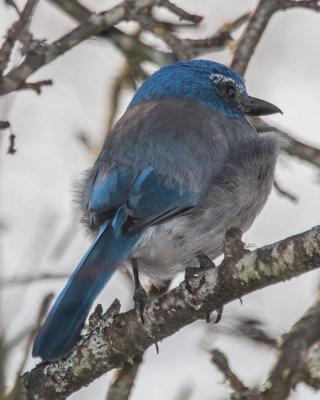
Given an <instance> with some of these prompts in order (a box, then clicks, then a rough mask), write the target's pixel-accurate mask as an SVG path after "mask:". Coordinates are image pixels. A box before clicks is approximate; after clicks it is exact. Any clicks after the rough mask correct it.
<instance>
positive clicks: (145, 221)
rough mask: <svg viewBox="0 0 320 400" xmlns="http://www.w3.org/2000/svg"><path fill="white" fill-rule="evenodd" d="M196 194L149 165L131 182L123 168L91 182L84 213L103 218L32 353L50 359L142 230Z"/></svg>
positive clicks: (62, 351) (64, 346)
mask: <svg viewBox="0 0 320 400" xmlns="http://www.w3.org/2000/svg"><path fill="white" fill-rule="evenodd" d="M199 201H200V196H199V195H195V194H194V193H192V192H190V191H189V190H188V189H187V188H181V187H180V186H179V185H178V184H174V183H171V184H170V186H168V185H167V182H166V181H165V180H164V178H162V177H160V176H159V175H158V174H157V173H156V171H155V170H154V169H153V168H152V167H148V168H146V169H145V170H143V171H142V172H141V173H140V174H139V175H138V177H137V178H136V179H135V180H134V181H133V179H132V174H130V172H128V171H113V172H112V173H111V174H109V175H108V176H107V177H106V178H105V179H104V180H102V181H101V182H100V181H98V182H96V183H95V185H94V187H93V191H92V197H91V201H90V211H91V212H92V213H93V214H94V215H95V217H96V221H101V220H103V219H104V223H103V225H102V226H101V228H100V231H99V234H98V235H97V237H96V239H95V241H94V242H93V243H92V245H91V247H90V248H89V250H88V251H87V253H86V254H85V255H84V257H83V258H82V260H81V261H80V263H79V265H78V267H77V268H76V270H75V271H74V273H73V274H72V276H71V277H70V279H69V281H68V283H67V284H66V286H65V288H64V289H63V291H62V292H61V294H60V295H59V297H58V299H57V300H56V302H55V304H54V305H53V307H52V309H51V311H50V313H49V314H48V317H47V319H46V321H45V323H44V325H43V326H42V328H41V331H40V332H39V334H38V336H37V338H36V341H35V344H34V348H33V355H34V356H40V357H41V358H42V359H44V360H54V359H57V358H59V357H61V356H63V355H66V354H67V353H68V351H69V350H70V349H71V348H72V346H73V345H74V343H75V341H76V340H77V337H78V334H79V332H80V330H81V328H82V326H83V324H84V322H85V319H86V317H87V315H88V313H89V311H90V308H91V306H92V303H93V302H94V300H95V299H96V297H97V296H98V294H99V293H100V292H101V290H102V289H103V287H104V286H105V285H106V283H107V282H108V281H109V279H110V278H111V276H112V275H113V273H114V272H115V271H116V269H117V268H118V267H119V266H120V265H121V264H122V263H123V262H124V261H125V260H126V259H127V258H128V256H129V255H130V253H131V251H132V249H133V247H134V245H135V244H136V243H137V241H138V239H139V237H140V235H141V234H142V233H143V231H144V229H146V228H147V227H148V226H151V225H153V224H156V223H161V222H164V221H166V220H168V219H170V218H174V217H176V216H177V215H180V214H181V213H184V212H186V211H187V210H189V209H190V208H192V207H193V206H194V205H196V204H198V202H199Z"/></svg>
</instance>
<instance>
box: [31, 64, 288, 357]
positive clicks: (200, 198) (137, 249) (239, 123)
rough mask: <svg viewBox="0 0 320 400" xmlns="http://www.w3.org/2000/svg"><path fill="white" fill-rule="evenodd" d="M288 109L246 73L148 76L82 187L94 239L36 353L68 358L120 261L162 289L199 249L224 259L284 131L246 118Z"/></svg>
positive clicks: (180, 68) (191, 71)
mask: <svg viewBox="0 0 320 400" xmlns="http://www.w3.org/2000/svg"><path fill="white" fill-rule="evenodd" d="M274 113H282V112H281V110H280V109H279V108H278V107H276V106H275V105H273V104H271V103H269V102H267V101H264V100H261V99H258V98H255V97H251V96H249V95H248V94H247V90H246V86H245V83H244V81H243V79H242V78H241V77H240V75H239V74H238V73H237V72H235V71H234V70H232V69H231V68H229V67H227V66H226V65H223V64H220V63H217V62H214V61H209V60H199V59H197V60H189V61H178V62H176V63H173V64H170V65H167V66H164V67H162V68H160V69H159V70H158V71H156V72H155V73H154V74H153V75H151V76H150V77H149V78H147V79H146V80H145V81H144V82H143V83H142V85H141V86H140V87H139V89H138V90H137V91H136V93H135V95H134V96H133V98H132V100H131V102H130V103H129V105H128V107H127V109H126V111H125V113H124V115H123V116H122V117H121V118H120V119H119V121H118V122H117V123H116V124H115V126H114V127H113V128H112V129H111V131H110V133H109V134H108V136H107V138H106V141H105V143H104V145H103V147H102V150H101V152H100V154H99V155H98V157H97V160H96V162H95V163H94V165H93V167H92V168H91V169H89V170H88V171H87V172H86V173H85V177H84V179H83V182H82V184H81V187H80V189H79V193H78V203H79V205H80V208H81V210H82V218H81V220H82V223H83V224H84V226H85V228H86V229H87V230H88V231H89V232H90V233H91V234H92V237H93V242H92V245H91V246H90V248H89V250H88V251H87V252H86V253H85V255H84V256H83V258H82V259H81V261H80V263H79V265H78V266H77V268H76V269H75V271H74V272H73V274H72V275H71V277H70V279H69V281H68V282H67V284H66V286H65V287H64V289H63V290H62V292H61V293H60V295H59V296H58V298H57V300H56V302H55V303H54V305H53V307H52V309H51V310H50V312H49V314H48V316H47V318H46V320H45V322H44V324H43V325H42V327H41V328H40V331H39V333H38V335H37V337H36V339H35V342H34V346H33V356H34V357H41V359H42V360H44V361H51V360H57V359H59V358H62V357H65V356H67V355H68V354H69V353H70V351H71V350H72V348H73V347H74V345H75V343H76V342H77V340H78V337H79V334H80V331H81V329H82V327H83V325H84V323H85V320H86V318H87V315H88V314H89V311H90V308H91V306H92V304H93V302H94V301H95V299H96V297H97V296H98V295H99V293H100V292H101V290H102V289H103V288H104V287H105V285H106V284H107V282H108V281H109V280H110V278H111V276H112V275H113V274H114V272H115V271H116V270H117V269H118V268H119V267H120V266H122V265H124V266H130V265H132V266H133V267H135V268H136V273H137V271H138V273H139V274H142V275H145V276H147V277H148V278H150V280H151V281H152V282H154V283H155V284H156V285H157V284H161V282H162V281H164V280H168V279H170V278H172V277H173V276H175V275H176V274H177V273H178V272H181V271H184V270H185V268H186V267H191V268H192V267H197V266H198V265H199V262H198V258H197V257H198V256H199V254H204V255H206V256H207V257H209V258H210V259H212V260H213V259H215V258H216V257H217V256H219V255H220V254H222V252H223V239H224V236H225V234H226V231H227V230H228V229H229V228H231V227H238V228H240V229H241V230H242V231H246V230H247V229H248V228H249V227H250V226H251V224H252V223H253V221H254V219H255V218H256V216H257V215H258V214H259V213H260V211H261V209H262V208H263V206H264V204H265V202H266V200H267V197H268V195H269V193H270V191H271V188H272V184H273V180H274V170H275V165H276V161H277V158H278V154H279V151H280V149H281V148H282V147H283V146H284V142H283V139H282V138H281V137H280V136H279V134H276V133H274V132H264V133H260V134H257V132H256V131H255V129H254V128H253V127H252V125H251V124H250V123H249V122H248V120H247V117H248V116H261V115H269V114H274Z"/></svg>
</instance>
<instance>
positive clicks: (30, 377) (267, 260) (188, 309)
mask: <svg viewBox="0 0 320 400" xmlns="http://www.w3.org/2000/svg"><path fill="white" fill-rule="evenodd" d="M239 249H240V257H239V256H238V254H239V253H237V251H238V250H239ZM241 249H242V250H241ZM319 266H320V226H317V227H315V228H313V229H311V230H309V231H307V232H305V233H301V234H299V235H296V236H292V237H290V238H287V239H285V240H282V241H280V242H277V243H275V244H272V245H269V246H265V247H262V248H259V249H257V250H255V251H248V250H244V249H243V247H242V245H241V241H240V240H239V236H238V234H237V233H236V234H229V235H226V240H225V258H224V261H223V262H222V264H221V266H220V267H219V268H214V269H212V270H210V271H208V272H206V273H201V274H199V276H198V277H195V278H194V279H192V280H191V282H189V284H190V285H191V288H192V293H190V292H189V291H188V290H186V289H185V283H184V282H183V283H181V284H180V285H179V286H178V287H177V288H175V289H173V290H171V291H170V292H169V293H166V294H164V295H162V296H160V297H159V298H158V299H153V300H150V301H149V302H148V303H147V305H146V309H145V325H142V324H141V322H140V320H139V319H138V318H137V317H136V313H135V311H134V310H130V311H128V312H126V313H122V314H119V311H120V304H119V302H118V300H115V301H114V303H113V304H112V306H111V307H110V308H109V309H108V310H107V312H106V313H105V314H103V315H102V309H101V306H100V308H99V307H97V309H96V311H95V312H94V313H93V314H92V315H91V317H90V320H89V325H86V327H85V329H84V330H83V331H82V335H81V339H80V342H79V344H78V346H77V347H76V348H75V349H74V350H73V351H72V353H71V354H70V355H69V356H68V357H67V358H66V359H63V360H60V361H57V362H50V363H42V364H39V365H38V366H37V367H35V368H34V369H33V370H32V371H30V372H28V373H26V374H25V375H24V376H23V377H21V380H20V391H19V396H18V397H17V399H24V400H26V399H34V398H37V397H40V398H45V399H46V400H50V399H55V400H59V399H65V398H66V397H67V396H68V395H70V394H71V393H73V392H75V391H77V390H79V389H80V388H81V387H82V386H84V385H86V384H88V383H89V382H91V381H92V380H93V379H96V378H97V377H99V376H100V375H102V374H104V373H106V372H107V371H110V370H111V369H113V368H117V367H119V366H121V365H122V364H123V363H124V362H126V361H128V360H133V359H134V358H135V357H137V356H141V355H142V354H143V352H144V351H145V350H146V349H147V348H148V347H149V346H151V345H152V344H153V343H154V342H155V341H159V340H162V339H164V338H166V337H168V336H171V335H172V334H174V333H175V332H177V331H178V330H180V329H181V328H182V327H184V326H186V325H188V324H190V323H192V322H194V321H196V320H198V319H206V316H207V314H208V312H212V311H213V310H217V309H219V308H220V307H221V306H222V305H223V304H227V303H229V302H231V301H232V300H235V299H238V298H239V297H242V296H244V295H246V294H248V293H251V292H253V291H255V290H258V289H261V288H263V287H266V286H268V285H271V284H274V283H277V282H281V281H284V280H287V279H290V278H292V277H295V276H298V275H300V274H302V273H304V272H307V271H310V270H312V269H315V268H318V267H319ZM319 326H320V325H319Z"/></svg>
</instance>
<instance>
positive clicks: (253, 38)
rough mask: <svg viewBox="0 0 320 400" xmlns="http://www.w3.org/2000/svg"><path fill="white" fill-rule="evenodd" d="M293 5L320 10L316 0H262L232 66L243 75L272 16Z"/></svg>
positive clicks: (249, 23) (242, 37) (247, 27)
mask: <svg viewBox="0 0 320 400" xmlns="http://www.w3.org/2000/svg"><path fill="white" fill-rule="evenodd" d="M293 7H306V8H311V9H313V10H315V11H320V6H319V1H316V0H306V1H301V0H260V1H259V3H258V5H257V7H256V9H255V10H254V12H253V13H252V15H251V17H250V19H249V22H248V24H247V26H246V28H245V30H244V32H243V34H242V36H241V38H240V39H239V42H238V44H237V46H236V49H235V51H234V54H233V59H232V62H231V68H232V69H234V70H235V71H237V72H238V73H239V74H240V75H242V76H243V75H244V74H245V72H246V69H247V66H248V64H249V61H250V59H251V56H252V54H253V53H254V51H255V48H256V46H257V44H258V43H259V41H260V39H261V36H262V34H263V32H264V31H265V29H266V26H267V25H268V22H269V20H270V18H271V17H272V16H273V14H274V13H276V12H277V11H279V10H284V9H288V8H293Z"/></svg>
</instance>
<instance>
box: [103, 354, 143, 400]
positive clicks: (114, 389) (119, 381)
mask: <svg viewBox="0 0 320 400" xmlns="http://www.w3.org/2000/svg"><path fill="white" fill-rule="evenodd" d="M141 362H142V357H141V355H139V356H137V357H135V358H134V359H133V360H131V361H130V362H128V361H127V362H125V363H124V364H123V365H122V366H121V367H120V368H118V369H117V371H116V372H115V374H114V376H113V379H112V382H111V384H110V386H109V390H108V394H107V398H106V400H128V399H129V396H130V394H131V391H132V388H133V385H134V380H135V378H136V375H137V372H138V369H139V367H140V364H141Z"/></svg>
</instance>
